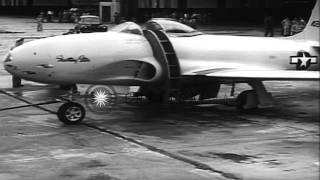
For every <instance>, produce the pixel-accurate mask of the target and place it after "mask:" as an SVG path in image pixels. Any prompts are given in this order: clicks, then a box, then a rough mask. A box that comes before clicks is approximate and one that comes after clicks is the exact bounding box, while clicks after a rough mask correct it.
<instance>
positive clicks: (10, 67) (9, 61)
mask: <svg viewBox="0 0 320 180" xmlns="http://www.w3.org/2000/svg"><path fill="white" fill-rule="evenodd" d="M3 65H4V68H5V70H6V71H8V72H9V73H11V74H12V73H13V71H14V70H15V69H16V66H15V65H14V61H13V56H12V53H11V52H10V53H8V54H7V55H6V56H5V58H4V61H3Z"/></svg>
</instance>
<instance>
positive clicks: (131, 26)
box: [109, 22, 143, 35]
mask: <svg viewBox="0 0 320 180" xmlns="http://www.w3.org/2000/svg"><path fill="white" fill-rule="evenodd" d="M109 31H115V32H123V33H130V34H137V35H142V34H143V31H142V28H141V27H140V26H139V25H138V24H136V23H134V22H124V23H122V24H119V25H117V26H114V27H113V28H111V29H110V30H109Z"/></svg>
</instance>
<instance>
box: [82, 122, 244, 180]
mask: <svg viewBox="0 0 320 180" xmlns="http://www.w3.org/2000/svg"><path fill="white" fill-rule="evenodd" d="M82 124H83V125H85V126H87V127H89V128H92V129H95V130H98V131H100V132H104V133H107V134H110V135H113V136H115V137H118V138H120V139H123V140H125V141H128V142H131V143H134V144H137V145H139V146H142V147H144V148H147V149H149V150H150V151H153V152H157V153H160V154H162V155H164V156H167V157H170V158H172V159H176V160H178V161H182V162H184V163H187V164H190V165H192V166H194V167H195V168H197V169H200V170H205V171H210V172H213V173H218V174H220V175H222V176H223V177H225V178H228V179H232V180H242V178H239V177H237V176H236V175H234V174H232V173H226V172H223V171H220V170H217V169H214V168H212V167H211V166H209V165H207V164H204V163H201V162H198V161H195V160H193V159H190V158H186V157H184V156H180V155H178V154H174V153H171V152H169V151H166V150H164V149H160V148H158V147H155V146H152V145H149V144H146V143H143V142H141V141H138V140H135V139H133V138H130V137H127V136H124V135H122V134H120V133H118V132H115V131H111V130H107V129H104V128H101V127H97V126H95V125H92V124H88V123H85V122H83V123H82Z"/></svg>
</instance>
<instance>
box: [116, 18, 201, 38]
mask: <svg viewBox="0 0 320 180" xmlns="http://www.w3.org/2000/svg"><path fill="white" fill-rule="evenodd" d="M143 29H146V30H161V31H164V32H166V33H167V34H168V35H169V36H196V35H201V34H203V33H201V32H199V31H197V30H195V29H193V28H191V27H189V26H187V25H184V24H182V23H179V22H177V21H174V20H170V19H162V18H155V19H151V20H149V21H148V22H146V23H145V25H144V26H143V28H142V27H140V26H139V25H138V24H136V23H134V22H125V23H122V24H119V25H117V26H115V27H113V28H111V29H110V31H115V32H123V33H130V34H137V35H143Z"/></svg>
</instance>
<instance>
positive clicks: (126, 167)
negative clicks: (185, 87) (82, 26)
mask: <svg viewBox="0 0 320 180" xmlns="http://www.w3.org/2000/svg"><path fill="white" fill-rule="evenodd" d="M0 19H1V18H0ZM17 20H19V21H18V22H20V21H21V23H25V22H26V21H25V20H21V19H17ZM11 21H12V20H11ZM27 22H29V20H28V21H27ZM9 24H10V23H9ZM17 24H20V23H17ZM21 26H24V25H21ZM26 26H27V27H29V26H28V25H26ZM50 26H51V25H50ZM60 26H61V29H62V30H63V29H68V28H69V26H71V25H70V24H65V25H60ZM52 27H54V25H53V24H52ZM30 29H31V28H30ZM5 30H6V31H11V30H14V27H11V26H8V28H7V29H5ZM62 30H61V31H62ZM53 31H54V32H53ZM53 31H49V30H48V31H47V32H45V33H46V34H51V33H59V31H56V30H53ZM28 33H30V34H32V33H33V32H26V34H25V35H28ZM11 35H14V36H17V35H19V34H16V33H14V34H10V35H9V36H11ZM7 36H8V35H7ZM0 38H1V40H2V39H5V38H3V36H2V35H0ZM9 42H14V38H13V37H11V38H10V37H6V41H1V42H0V44H1V46H0V52H1V53H0V57H1V56H4V54H3V52H5V51H7V47H9V46H10V45H9V44H10V43H9ZM10 81H11V77H10V75H9V74H7V73H6V72H5V71H3V68H2V67H1V68H0V144H1V145H0V179H1V180H2V179H4V180H20V179H23V180H34V179H35V180H42V179H46V180H47V179H52V180H53V179H68V180H69V179H75V180H78V179H81V180H82V179H85V180H101V179H103V180H104V179H107V180H127V179H128V180H129V179H133V180H136V179H141V180H144V179H145V180H146V179H159V180H160V179H161V180H162V179H163V180H164V179H165V180H167V179H168V180H169V179H172V180H178V179H185V180H193V179H194V180H201V179H217V180H220V179H221V180H223V179H232V180H233V179H247V180H273V179H274V180H275V179H277V180H286V179H296V180H300V179H306V180H317V179H319V82H289V81H288V82H267V83H266V85H267V88H268V90H269V91H270V92H271V93H272V94H273V96H274V98H275V101H276V106H275V107H274V108H270V109H264V110H256V111H254V112H250V113H249V112H246V113H244V112H239V111H237V110H236V109H235V108H234V107H232V106H225V105H219V104H210V105H195V104H184V105H181V104H180V105H171V106H169V108H160V107H157V106H150V105H146V104H138V103H135V104H130V105H129V104H121V105H117V106H114V108H112V110H110V111H109V112H108V113H104V114H97V113H94V112H91V111H90V110H88V113H87V117H86V119H85V120H84V122H83V123H82V124H80V125H76V126H66V125H63V124H62V123H61V122H59V121H58V119H57V116H56V114H55V112H56V111H57V109H58V108H59V106H60V105H61V103H59V102H54V101H55V99H56V98H57V97H58V96H59V95H63V94H65V93H67V92H66V91H62V90H59V89H58V88H57V87H56V86H48V85H43V84H37V83H32V82H27V81H24V82H23V84H24V87H22V88H11V82H10ZM87 87H88V86H86V85H80V86H79V89H80V91H84V90H85V89H86V88H87ZM247 88H248V87H247V86H246V85H238V86H237V87H236V94H239V93H240V92H241V91H242V90H244V89H247ZM229 93H230V87H229V86H223V87H222V92H221V93H220V94H219V97H220V98H221V99H224V98H225V97H227V96H228V94H229ZM78 102H80V103H82V104H84V103H83V100H81V99H79V100H78ZM39 103H40V104H41V105H34V104H39Z"/></svg>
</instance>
